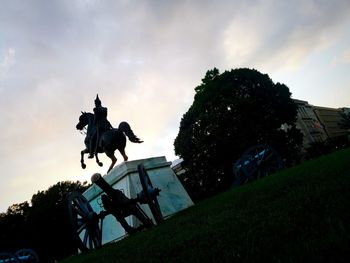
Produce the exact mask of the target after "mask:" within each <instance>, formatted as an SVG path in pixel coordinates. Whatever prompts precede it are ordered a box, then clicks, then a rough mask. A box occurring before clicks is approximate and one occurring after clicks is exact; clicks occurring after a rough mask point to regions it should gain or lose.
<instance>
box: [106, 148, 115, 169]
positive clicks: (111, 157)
mask: <svg viewBox="0 0 350 263" xmlns="http://www.w3.org/2000/svg"><path fill="white" fill-rule="evenodd" d="M105 153H106V155H107V156H108V157H109V158H110V159H111V160H112V163H111V165H110V166H109V168H108V171H107V173H109V171H110V170H112V168H113V167H114V165H115V163H116V162H117V158H116V157H115V156H114V152H105Z"/></svg>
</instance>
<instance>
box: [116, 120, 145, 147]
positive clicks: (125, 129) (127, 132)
mask: <svg viewBox="0 0 350 263" xmlns="http://www.w3.org/2000/svg"><path fill="white" fill-rule="evenodd" d="M118 130H120V131H121V132H123V133H125V135H126V136H128V138H129V140H130V141H131V142H134V143H142V142H143V141H141V140H140V139H139V138H137V136H136V135H135V134H134V132H133V131H132V130H131V128H130V125H129V123H127V122H126V121H123V122H121V123H120V124H119V127H118Z"/></svg>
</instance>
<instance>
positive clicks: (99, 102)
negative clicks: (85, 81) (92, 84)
mask: <svg viewBox="0 0 350 263" xmlns="http://www.w3.org/2000/svg"><path fill="white" fill-rule="evenodd" d="M101 104H102V103H101V101H100V98H99V97H98V94H97V96H96V99H95V105H96V106H101Z"/></svg>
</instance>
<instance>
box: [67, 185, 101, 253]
mask: <svg viewBox="0 0 350 263" xmlns="http://www.w3.org/2000/svg"><path fill="white" fill-rule="evenodd" d="M67 201H68V214H69V217H70V221H71V224H72V231H73V234H74V238H75V239H76V242H77V245H78V248H79V249H80V250H81V251H87V250H90V249H94V248H99V247H101V243H102V220H99V217H98V215H97V214H96V213H95V212H94V211H93V210H92V207H91V205H90V204H89V202H88V201H87V200H86V198H85V197H84V196H83V195H82V194H80V193H78V192H75V191H74V192H71V193H70V194H69V195H68V197H67Z"/></svg>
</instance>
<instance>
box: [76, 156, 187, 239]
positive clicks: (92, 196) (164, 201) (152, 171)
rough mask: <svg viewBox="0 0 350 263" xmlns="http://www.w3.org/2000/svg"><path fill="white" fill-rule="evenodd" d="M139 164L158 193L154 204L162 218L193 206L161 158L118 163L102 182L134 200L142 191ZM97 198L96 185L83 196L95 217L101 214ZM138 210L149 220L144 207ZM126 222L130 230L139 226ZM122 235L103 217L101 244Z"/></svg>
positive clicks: (131, 219)
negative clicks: (157, 204) (141, 164)
mask: <svg viewBox="0 0 350 263" xmlns="http://www.w3.org/2000/svg"><path fill="white" fill-rule="evenodd" d="M140 163H143V165H144V167H145V169H146V170H147V173H148V175H149V177H150V179H151V182H152V185H153V187H157V188H159V189H161V192H160V195H159V196H158V202H159V206H160V209H161V211H162V214H163V216H164V218H167V217H169V216H171V215H173V214H175V213H176V212H179V211H181V210H183V209H185V208H187V207H189V206H191V205H193V202H192V200H191V198H190V197H189V195H188V194H187V192H186V190H185V189H184V188H183V186H182V184H181V183H180V181H179V179H178V178H177V177H176V175H175V173H174V172H173V170H172V169H171V168H170V165H171V162H167V160H166V159H165V157H164V156H163V157H154V158H148V159H140V160H134V161H128V162H124V163H121V164H119V165H118V166H116V167H115V168H113V170H112V171H110V172H109V173H108V174H107V175H105V176H103V178H104V179H105V180H106V181H107V182H108V183H109V184H110V185H111V186H112V187H113V188H115V189H119V190H121V191H123V193H124V194H125V195H126V196H127V197H129V198H135V197H136V195H137V193H139V192H140V191H141V190H142V186H141V183H140V178H139V174H138V171H137V165H138V164H140ZM101 194H102V190H101V189H100V188H99V187H98V186H97V185H92V186H91V187H89V188H88V189H87V190H86V191H85V192H84V194H83V195H84V196H85V198H86V199H87V200H88V201H89V203H90V205H91V206H92V208H93V210H94V211H95V212H96V213H99V212H100V211H101V210H104V209H103V205H102V202H101ZM141 208H142V209H143V210H144V211H145V213H146V214H147V215H148V216H149V217H150V218H152V219H153V216H152V213H151V211H150V209H149V207H148V205H141ZM126 220H127V222H128V223H129V224H130V225H131V226H133V227H137V226H138V225H139V222H138V220H137V219H136V218H135V217H133V216H129V217H128V218H126ZM125 235H126V233H125V231H124V229H123V228H122V227H121V225H120V224H119V223H118V221H117V220H116V219H115V218H114V217H113V216H112V215H109V216H107V217H105V219H104V220H103V227H102V244H105V243H108V242H111V241H114V240H117V239H119V238H122V237H123V236H125Z"/></svg>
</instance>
